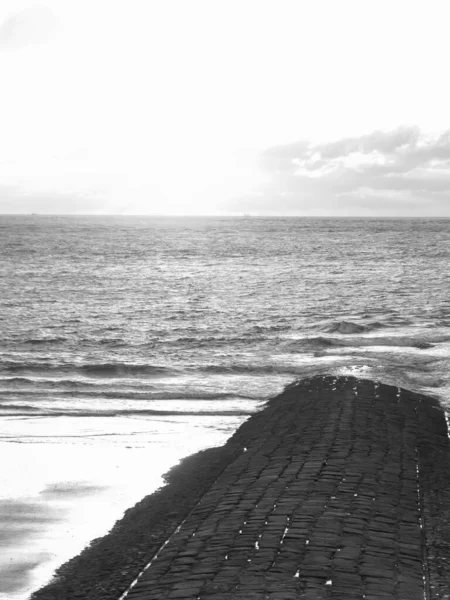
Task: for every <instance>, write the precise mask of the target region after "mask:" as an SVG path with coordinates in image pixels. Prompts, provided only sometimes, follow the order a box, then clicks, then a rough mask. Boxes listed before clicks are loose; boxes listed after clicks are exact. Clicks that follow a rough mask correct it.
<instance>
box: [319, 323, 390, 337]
mask: <svg viewBox="0 0 450 600" xmlns="http://www.w3.org/2000/svg"><path fill="white" fill-rule="evenodd" d="M382 327H385V325H383V323H380V322H378V321H375V322H374V323H367V324H366V325H363V324H361V323H354V322H353V321H336V322H334V323H332V324H331V325H329V326H328V327H327V328H326V329H325V331H326V333H343V334H346V335H347V334H352V333H364V332H368V331H373V330H375V329H380V328H382Z"/></svg>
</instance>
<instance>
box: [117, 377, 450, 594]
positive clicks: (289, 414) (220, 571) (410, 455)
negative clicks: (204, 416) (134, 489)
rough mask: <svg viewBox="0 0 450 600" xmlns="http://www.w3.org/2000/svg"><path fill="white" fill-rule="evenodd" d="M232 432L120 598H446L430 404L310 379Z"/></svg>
mask: <svg viewBox="0 0 450 600" xmlns="http://www.w3.org/2000/svg"><path fill="white" fill-rule="evenodd" d="M231 443H232V444H234V445H235V449H236V448H237V446H236V445H239V444H240V447H239V448H238V449H237V450H238V451H236V452H235V453H234V456H233V458H232V460H230V462H229V464H228V465H227V466H226V468H224V470H223V471H222V472H221V474H220V475H219V476H218V478H217V479H216V480H215V481H214V482H213V483H212V485H211V486H210V487H209V489H208V491H207V492H206V493H205V494H204V495H203V496H202V497H201V499H200V500H199V501H197V502H196V504H195V506H193V508H192V510H191V511H190V513H189V514H188V515H187V517H186V518H185V519H184V521H183V522H182V523H181V525H179V527H178V528H177V529H176V530H175V532H173V534H172V535H171V536H170V537H169V538H168V540H167V541H166V543H165V544H164V545H163V546H162V547H161V548H160V549H159V551H158V552H157V554H156V555H155V556H154V557H153V558H152V559H151V562H150V563H149V564H147V566H146V569H145V571H143V572H142V571H141V574H140V576H139V578H138V580H137V582H135V583H134V585H133V586H132V587H131V588H129V589H128V591H126V592H125V593H124V594H123V596H122V597H123V598H124V599H125V598H126V600H166V599H167V600H175V599H178V600H232V599H242V600H294V599H299V598H304V599H308V600H316V599H317V600H318V599H328V598H336V599H342V600H352V599H365V600H386V599H395V600H424V599H425V600H435V599H445V598H447V599H448V598H450V562H448V561H449V558H450V527H449V519H450V474H449V471H450V453H449V444H448V436H447V427H446V421H445V416H444V413H443V411H442V409H441V408H440V406H439V404H438V402H436V401H434V400H432V399H430V398H428V397H425V396H421V395H419V394H415V393H412V392H408V391H406V390H400V389H399V388H396V387H391V386H386V385H380V384H376V383H374V382H372V381H365V380H358V379H354V378H350V377H349V378H338V379H336V378H334V377H315V378H312V379H310V380H303V381H301V382H299V383H297V384H295V385H293V386H291V387H290V388H288V389H287V390H286V391H285V392H284V393H283V394H281V395H280V396H278V397H277V398H274V399H273V400H271V401H270V402H269V404H268V406H267V408H266V409H265V410H264V411H262V412H261V413H259V414H257V415H255V416H253V417H251V418H250V419H249V420H248V421H247V422H246V423H245V424H244V425H243V426H242V427H241V428H240V430H239V432H238V434H237V435H235V436H234V439H233V438H232V442H231ZM244 444H245V445H244ZM118 597H119V596H117V599H118Z"/></svg>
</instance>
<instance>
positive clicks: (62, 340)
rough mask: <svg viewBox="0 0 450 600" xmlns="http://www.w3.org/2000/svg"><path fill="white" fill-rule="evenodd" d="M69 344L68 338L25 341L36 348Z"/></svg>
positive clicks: (30, 339)
mask: <svg viewBox="0 0 450 600" xmlns="http://www.w3.org/2000/svg"><path fill="white" fill-rule="evenodd" d="M63 342H67V338H66V337H54V338H29V339H27V340H24V344H32V345H33V346H36V345H38V344H61V343H63Z"/></svg>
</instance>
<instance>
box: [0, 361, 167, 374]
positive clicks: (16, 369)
mask: <svg viewBox="0 0 450 600" xmlns="http://www.w3.org/2000/svg"><path fill="white" fill-rule="evenodd" d="M1 371H3V372H6V373H27V372H29V373H46V374H59V373H77V374H80V375H84V376H89V377H126V376H129V375H146V376H147V377H148V376H157V375H176V373H177V371H176V370H175V369H171V368H169V367H163V366H158V365H145V364H130V363H98V364H89V365H74V364H61V365H55V364H53V363H48V362H42V363H38V362H32V363H26V362H16V361H6V362H3V363H1V364H0V372H1Z"/></svg>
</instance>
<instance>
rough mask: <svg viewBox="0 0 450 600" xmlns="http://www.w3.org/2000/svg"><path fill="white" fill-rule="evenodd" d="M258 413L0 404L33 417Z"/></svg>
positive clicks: (15, 413) (248, 412)
mask: <svg viewBox="0 0 450 600" xmlns="http://www.w3.org/2000/svg"><path fill="white" fill-rule="evenodd" d="M254 412H257V409H255V410H238V409H234V410H152V409H142V410H133V409H118V410H117V409H110V410H108V409H104V410H99V409H94V410H86V409H76V408H67V409H60V408H58V409H55V410H51V409H48V408H45V409H44V408H38V407H36V406H31V405H27V404H24V405H22V404H0V413H2V414H3V415H4V416H6V415H8V414H9V415H10V416H21V415H23V416H31V415H30V413H32V416H33V417H127V416H130V417H131V416H148V417H151V416H153V417H244V416H248V415H251V414H253V413H254Z"/></svg>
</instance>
